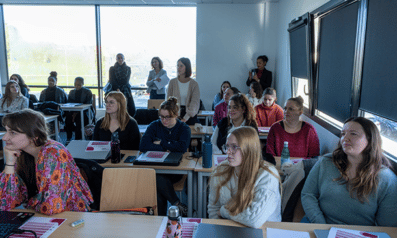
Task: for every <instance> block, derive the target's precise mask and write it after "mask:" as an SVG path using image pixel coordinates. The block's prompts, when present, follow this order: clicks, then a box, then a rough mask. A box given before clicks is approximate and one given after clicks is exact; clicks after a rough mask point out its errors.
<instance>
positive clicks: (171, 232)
mask: <svg viewBox="0 0 397 238" xmlns="http://www.w3.org/2000/svg"><path fill="white" fill-rule="evenodd" d="M167 215H168V221H167V226H166V229H165V230H166V231H165V234H166V237H167V238H175V237H182V217H181V214H180V213H179V208H178V206H170V208H168V214H167Z"/></svg>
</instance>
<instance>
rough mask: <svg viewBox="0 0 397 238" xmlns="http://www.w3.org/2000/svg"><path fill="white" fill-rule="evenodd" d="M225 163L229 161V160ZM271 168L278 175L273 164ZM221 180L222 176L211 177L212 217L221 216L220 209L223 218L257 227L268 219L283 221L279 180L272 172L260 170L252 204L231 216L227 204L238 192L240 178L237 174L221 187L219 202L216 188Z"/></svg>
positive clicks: (210, 208)
mask: <svg viewBox="0 0 397 238" xmlns="http://www.w3.org/2000/svg"><path fill="white" fill-rule="evenodd" d="M223 163H228V161H224V162H222V164H223ZM218 168H219V167H218ZM270 170H271V171H272V172H273V173H275V174H276V175H278V172H277V169H276V168H275V167H273V166H271V167H270ZM221 180H222V179H221V178H220V177H211V181H210V194H209V202H208V214H209V218H210V219H217V218H220V217H219V216H218V214H217V213H218V211H220V214H221V216H222V217H223V218H226V219H231V220H233V221H236V222H239V223H241V224H244V225H246V226H250V227H255V228H259V227H261V226H262V225H263V224H264V223H265V222H266V221H275V222H280V221H281V196H280V187H279V181H278V179H277V178H276V177H274V176H273V175H272V174H270V173H269V172H267V171H266V170H263V169H260V170H259V173H258V178H257V179H256V181H255V188H254V198H253V200H252V202H251V204H250V205H249V206H248V207H247V208H246V209H245V210H244V211H242V212H241V213H239V214H237V215H236V216H231V215H230V214H229V211H228V210H227V209H226V208H225V205H226V204H227V203H228V202H229V200H230V199H231V198H232V196H234V195H235V194H236V193H237V183H238V178H237V177H236V176H235V175H234V176H232V178H231V179H230V181H229V182H228V183H227V184H226V185H225V186H223V187H222V188H221V190H220V196H219V199H218V202H217V203H215V198H216V189H217V186H218V184H219V183H220V181H221Z"/></svg>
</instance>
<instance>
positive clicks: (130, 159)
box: [124, 155, 136, 163]
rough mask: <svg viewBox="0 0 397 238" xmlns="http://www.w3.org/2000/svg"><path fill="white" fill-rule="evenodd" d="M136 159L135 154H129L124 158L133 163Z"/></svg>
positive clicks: (125, 161)
mask: <svg viewBox="0 0 397 238" xmlns="http://www.w3.org/2000/svg"><path fill="white" fill-rule="evenodd" d="M135 159H136V156H135V155H132V156H128V157H127V158H126V159H125V160H124V163H133V162H134V161H135Z"/></svg>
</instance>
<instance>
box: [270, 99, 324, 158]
mask: <svg viewBox="0 0 397 238" xmlns="http://www.w3.org/2000/svg"><path fill="white" fill-rule="evenodd" d="M302 114H303V98H302V97H301V96H299V97H296V98H290V99H288V100H287V102H286V103H285V107H284V120H282V121H280V122H278V123H275V124H273V125H272V127H271V128H270V131H269V135H268V136H267V145H266V153H269V154H272V155H273V156H281V151H282V150H283V148H284V141H288V149H289V153H290V156H291V157H300V158H309V157H314V156H318V155H320V142H319V139H318V136H317V132H316V129H315V128H314V127H313V126H312V125H311V124H309V123H307V122H304V121H301V120H300V116H301V115H302Z"/></svg>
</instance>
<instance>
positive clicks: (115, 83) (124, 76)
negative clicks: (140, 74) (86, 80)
mask: <svg viewBox="0 0 397 238" xmlns="http://www.w3.org/2000/svg"><path fill="white" fill-rule="evenodd" d="M116 61H117V62H116V63H115V64H114V66H112V67H110V69H109V82H108V84H107V85H106V86H105V88H104V89H103V91H104V92H105V95H107V94H108V93H109V92H110V91H120V92H122V93H123V94H124V96H125V98H126V99H127V109H128V114H130V116H132V117H133V116H134V115H135V103H134V98H133V97H132V94H131V85H130V77H131V68H130V67H128V66H127V64H126V63H125V61H124V55H123V54H121V53H119V54H117V56H116Z"/></svg>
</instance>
